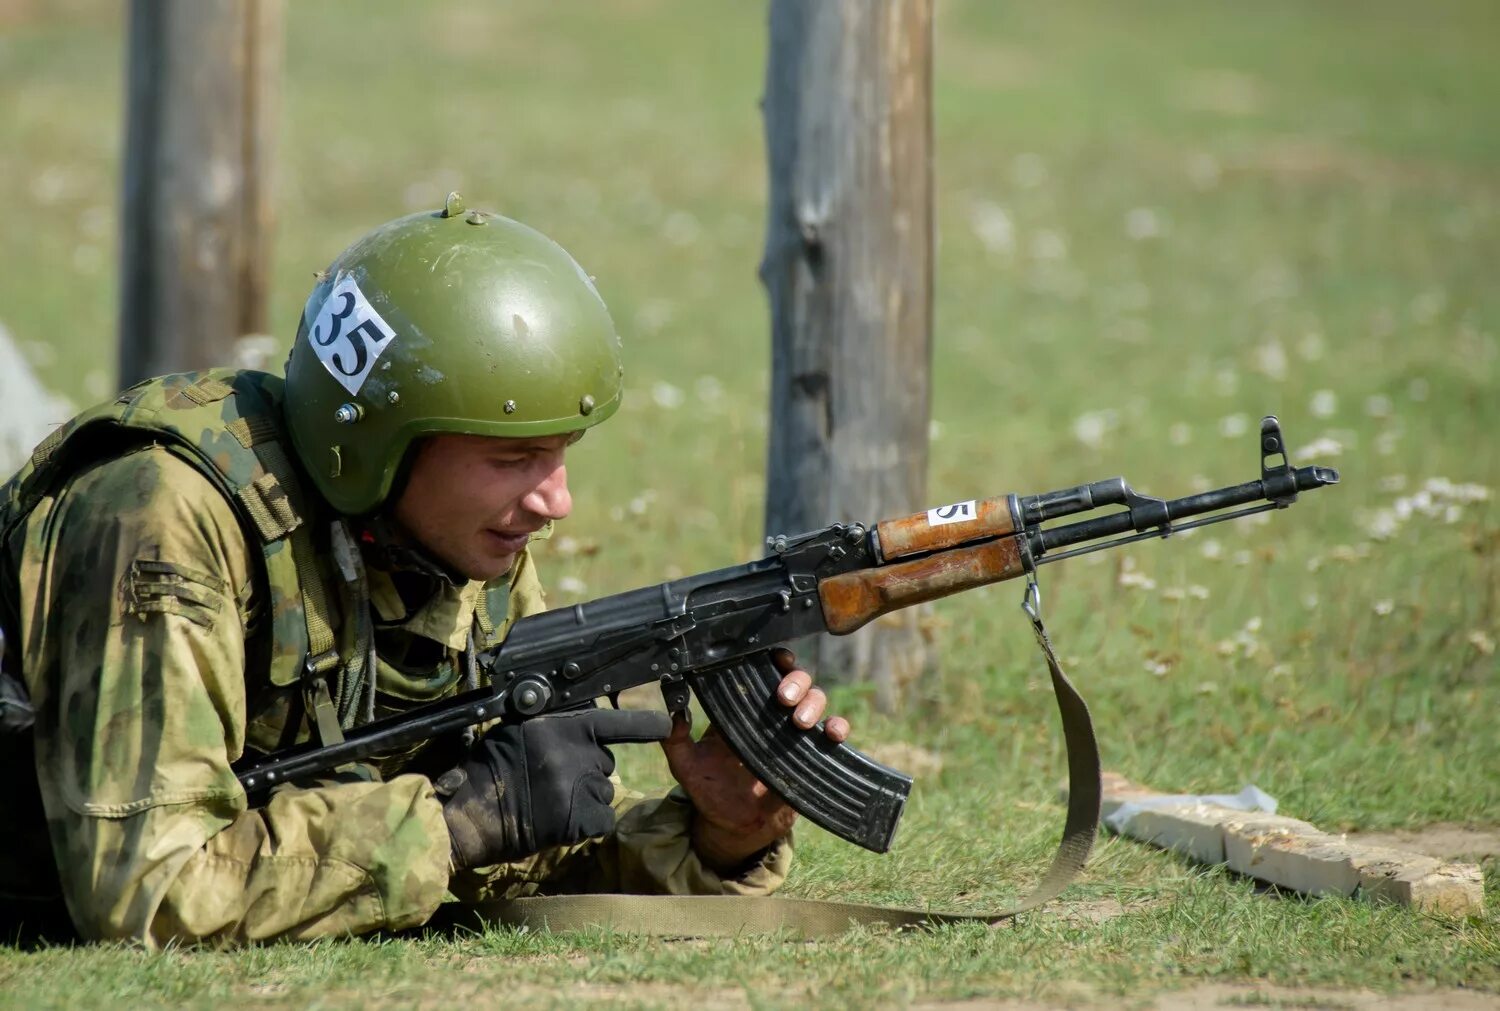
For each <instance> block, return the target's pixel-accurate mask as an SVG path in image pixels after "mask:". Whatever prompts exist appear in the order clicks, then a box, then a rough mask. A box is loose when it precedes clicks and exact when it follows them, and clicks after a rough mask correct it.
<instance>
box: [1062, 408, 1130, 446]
mask: <svg viewBox="0 0 1500 1011" xmlns="http://www.w3.org/2000/svg"><path fill="white" fill-rule="evenodd" d="M1119 422H1120V415H1119V412H1118V411H1116V410H1114V409H1113V408H1105V409H1104V410H1102V411H1088V412H1086V413H1084V414H1080V415H1079V416H1078V417H1076V418H1074V419H1073V438H1075V439H1077V440H1078V441H1079V442H1081V443H1083V444H1084V445H1085V446H1087V447H1089V448H1090V449H1098V448H1099V447H1101V446H1102V445H1104V437H1105V436H1106V435H1108V434H1109V433H1110V432H1111V431H1113V430H1114V428H1115V426H1116V425H1118V424H1119Z"/></svg>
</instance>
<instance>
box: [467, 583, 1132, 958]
mask: <svg viewBox="0 0 1500 1011" xmlns="http://www.w3.org/2000/svg"><path fill="white" fill-rule="evenodd" d="M1027 599H1028V603H1027V607H1026V613H1027V615H1028V616H1029V617H1030V618H1031V622H1032V631H1033V632H1034V633H1035V635H1036V641H1037V646H1038V648H1039V649H1040V650H1041V651H1042V655H1043V657H1044V658H1045V659H1046V661H1047V669H1048V670H1049V671H1050V672H1051V675H1052V689H1053V691H1054V692H1055V693H1056V696H1057V708H1058V712H1059V714H1060V715H1061V717H1062V727H1063V738H1064V740H1065V741H1066V743H1067V750H1068V814H1067V820H1066V822H1065V823H1064V825H1063V837H1062V841H1061V842H1060V843H1059V844H1058V848H1057V853H1056V854H1055V855H1054V856H1053V858H1052V866H1051V867H1050V868H1048V870H1047V873H1046V875H1045V876H1044V877H1043V878H1042V880H1041V882H1040V883H1039V884H1037V886H1036V887H1035V888H1034V889H1033V890H1032V892H1031V893H1030V894H1029V895H1027V896H1026V897H1025V898H1024V899H1022V900H1021V901H1020V902H1018V903H1016V904H1015V905H1012V906H1007V907H1006V908H1004V909H996V910H989V911H985V912H978V913H944V912H935V911H932V910H927V909H910V908H902V907H898V906H875V905H866V904H863V903H857V902H818V901H815V900H811V899H787V898H780V897H765V898H745V897H741V896H728V895H548V896H539V897H534V898H525V899H510V900H504V901H495V902H485V903H480V904H477V905H474V906H463V907H458V908H456V909H454V910H452V911H451V913H450V912H449V911H448V910H444V913H445V914H446V918H447V919H449V920H450V921H451V922H454V923H457V924H460V925H470V926H472V925H476V924H477V925H482V924H484V923H486V922H488V923H503V924H508V925H511V926H523V927H528V928H530V929H533V930H554V931H557V930H582V929H586V928H598V927H605V928H608V929H612V930H618V931H622V932H626V933H637V934H648V935H652V936H656V937H735V936H740V935H743V934H747V933H764V932H771V931H784V932H787V933H790V934H792V935H794V936H801V937H806V938H812V937H829V936H833V935H837V934H842V933H844V932H845V931H847V930H848V929H849V928H850V927H853V926H873V925H882V926H888V927H895V928H898V929H911V928H915V927H931V926H936V925H939V924H944V923H984V924H987V925H989V926H995V925H996V924H998V923H1000V922H1002V921H1004V920H1007V919H1010V918H1011V917H1013V916H1016V915H1017V914H1019V913H1024V912H1026V911H1027V910H1030V909H1035V908H1036V907H1038V906H1040V905H1042V904H1043V903H1045V902H1048V901H1050V900H1052V899H1054V898H1056V897H1057V896H1058V895H1060V894H1061V893H1062V891H1063V889H1064V888H1066V887H1067V886H1068V884H1069V883H1070V882H1072V880H1073V879H1074V878H1075V877H1077V876H1078V873H1079V871H1081V870H1083V867H1084V864H1085V863H1086V862H1087V861H1088V856H1089V851H1090V850H1091V849H1092V848H1093V845H1094V837H1095V836H1096V835H1097V833H1098V831H1099V807H1100V802H1101V799H1102V797H1103V792H1104V791H1103V785H1102V783H1101V776H1100V766H1099V743H1098V741H1097V740H1096V739H1095V737H1094V724H1093V720H1092V719H1091V718H1090V716H1089V709H1088V706H1087V705H1086V704H1085V703H1084V701H1083V698H1082V696H1080V695H1079V694H1078V691H1077V689H1075V688H1074V687H1073V684H1072V682H1070V681H1069V680H1068V678H1067V675H1066V674H1064V673H1063V669H1062V665H1061V664H1060V663H1059V662H1058V659H1057V653H1056V651H1055V650H1054V649H1053V648H1052V642H1051V640H1050V639H1049V638H1048V636H1047V630H1046V628H1045V627H1044V626H1043V624H1042V619H1041V614H1040V613H1039V611H1038V610H1037V609H1036V607H1035V605H1034V603H1032V601H1033V599H1034V598H1032V597H1031V596H1030V595H1029V594H1028V598H1027Z"/></svg>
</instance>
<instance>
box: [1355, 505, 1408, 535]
mask: <svg viewBox="0 0 1500 1011" xmlns="http://www.w3.org/2000/svg"><path fill="white" fill-rule="evenodd" d="M1361 526H1363V527H1364V531H1365V533H1366V534H1368V535H1369V536H1370V537H1372V538H1374V539H1375V540H1377V541H1388V540H1390V539H1391V538H1392V537H1395V536H1396V534H1397V533H1399V532H1400V530H1401V521H1400V520H1399V519H1397V518H1396V513H1395V511H1394V510H1392V509H1377V510H1375V511H1374V512H1373V513H1370V514H1369V515H1368V516H1366V517H1365V519H1364V522H1363V523H1362V524H1361Z"/></svg>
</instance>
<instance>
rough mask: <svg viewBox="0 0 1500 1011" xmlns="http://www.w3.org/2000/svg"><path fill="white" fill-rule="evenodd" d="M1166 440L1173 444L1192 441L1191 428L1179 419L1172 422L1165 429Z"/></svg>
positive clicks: (1178, 444)
mask: <svg viewBox="0 0 1500 1011" xmlns="http://www.w3.org/2000/svg"><path fill="white" fill-rule="evenodd" d="M1167 441H1168V442H1170V443H1171V444H1172V445H1174V446H1186V445H1187V444H1188V443H1190V442H1192V441H1193V430H1192V429H1191V428H1189V427H1188V426H1187V425H1186V424H1185V423H1183V422H1181V421H1177V422H1173V423H1172V427H1171V428H1169V429H1167Z"/></svg>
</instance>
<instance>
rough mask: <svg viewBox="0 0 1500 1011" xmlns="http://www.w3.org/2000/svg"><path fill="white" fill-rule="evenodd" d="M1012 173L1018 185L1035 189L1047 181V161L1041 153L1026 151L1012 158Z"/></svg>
mask: <svg viewBox="0 0 1500 1011" xmlns="http://www.w3.org/2000/svg"><path fill="white" fill-rule="evenodd" d="M1010 174H1011V178H1013V179H1014V180H1015V181H1016V185H1017V186H1020V187H1021V188H1023V189H1028V190H1034V189H1036V188H1037V187H1038V186H1040V185H1042V184H1043V183H1044V182H1046V181H1047V163H1046V162H1045V161H1043V160H1042V156H1041V155H1039V154H1033V153H1032V152H1030V151H1025V152H1022V153H1021V154H1018V155H1016V156H1015V157H1014V158H1012V159H1011V161H1010Z"/></svg>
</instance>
